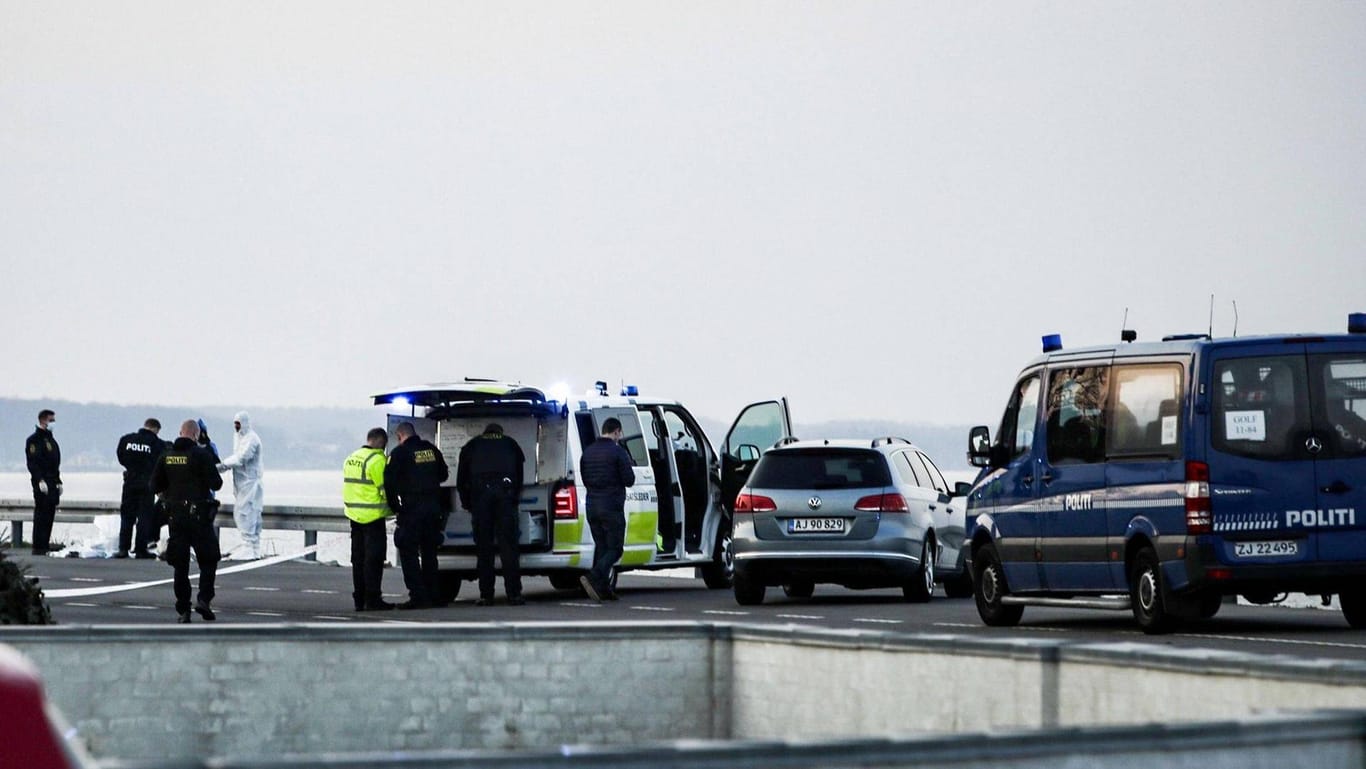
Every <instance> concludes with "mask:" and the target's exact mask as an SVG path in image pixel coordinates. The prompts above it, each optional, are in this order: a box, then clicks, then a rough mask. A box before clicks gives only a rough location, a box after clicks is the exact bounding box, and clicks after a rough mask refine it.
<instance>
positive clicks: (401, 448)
mask: <svg viewBox="0 0 1366 769" xmlns="http://www.w3.org/2000/svg"><path fill="white" fill-rule="evenodd" d="M394 434H395V435H396V436H397V437H398V446H397V447H395V448H394V451H393V453H391V454H390V455H389V464H388V465H386V466H385V468H384V491H385V493H386V494H387V495H388V496H389V507H390V508H391V509H393V511H394V513H395V514H396V515H397V518H398V520H397V527H396V528H395V529H394V547H395V548H396V549H397V550H398V563H399V566H401V567H402V568H403V584H404V586H405V587H407V588H408V600H407V601H405V602H403V603H401V604H399V605H398V608H400V609H405V610H406V609H427V608H430V607H432V606H436V605H437V604H438V603H439V602H444V601H443V600H442V597H441V596H440V595H439V594H438V585H437V582H438V578H439V576H440V575H439V573H438V571H437V567H436V550H437V548H438V547H440V546H441V541H442V539H444V537H445V533H444V532H443V531H442V528H443V524H444V522H445V520H446V515H445V505H444V504H443V502H442V497H443V496H444V494H445V491H444V490H443V489H442V488H441V484H442V483H445V481H446V479H447V478H449V477H450V470H449V469H448V468H447V467H446V458H445V457H444V456H442V454H441V450H440V449H438V448H437V447H436V446H433V445H432V444H431V442H430V441H428V440H426V439H424V438H419V437H418V435H417V429H416V428H414V427H413V425H412V423H411V422H403V423H401V424H399V426H398V427H397V428H395V429H394Z"/></svg>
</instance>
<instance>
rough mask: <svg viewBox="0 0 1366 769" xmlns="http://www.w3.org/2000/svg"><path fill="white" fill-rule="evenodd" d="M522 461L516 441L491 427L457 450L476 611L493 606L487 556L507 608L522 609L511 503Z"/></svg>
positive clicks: (457, 476)
mask: <svg viewBox="0 0 1366 769" xmlns="http://www.w3.org/2000/svg"><path fill="white" fill-rule="evenodd" d="M525 462H526V456H525V455H524V454H523V453H522V447H521V446H518V445H517V441H515V440H513V439H511V438H509V437H508V436H506V435H504V434H503V428H502V426H501V425H499V424H498V423H497V422H492V423H490V424H489V425H488V427H485V428H484V433H483V434H482V435H478V436H476V437H474V438H471V439H470V440H469V442H468V443H466V444H465V445H464V446H463V447H462V448H461V449H460V461H459V463H458V465H457V468H456V471H455V488H456V491H457V492H458V493H459V494H460V504H461V505H462V506H463V507H464V508H465V509H466V510H469V511H470V513H471V515H472V516H473V518H474V546H475V548H476V550H477V551H478V553H479V557H478V569H479V599H478V600H477V601H475V605H476V606H492V605H493V587H494V583H495V581H496V580H495V577H494V569H493V556H494V553H497V554H498V558H499V560H500V561H501V562H502V564H503V588H504V589H505V590H506V591H507V594H508V605H509V606H521V605H522V604H524V603H526V599H525V598H523V597H522V572H521V568H520V563H519V558H520V557H521V555H520V553H519V551H518V547H517V540H518V539H519V538H520V537H521V534H520V532H519V531H518V528H517V516H518V511H517V500H519V499H521V497H522V481H523V477H522V465H523V464H524V463H525Z"/></svg>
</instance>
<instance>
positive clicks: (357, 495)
mask: <svg viewBox="0 0 1366 769" xmlns="http://www.w3.org/2000/svg"><path fill="white" fill-rule="evenodd" d="M388 443H389V433H387V432H385V430H384V428H383V427H376V428H374V429H373V430H371V431H370V432H369V433H367V434H366V435H365V445H364V446H361V447H360V448H358V449H356V450H355V451H353V452H351V456H349V457H347V458H346V462H345V464H343V465H342V506H343V509H344V512H345V513H346V517H347V518H350V519H351V586H352V592H351V598H352V599H353V600H354V601H355V603H356V611H387V610H389V609H392V608H394V605H393V604H391V603H389V602H388V601H385V600H384V593H383V592H382V590H381V589H380V585H381V583H382V581H383V579H384V551H385V550H386V549H387V548H388V545H389V533H388V531H386V530H385V528H384V519H385V518H388V517H389V516H390V515H392V514H393V513H392V511H390V509H389V502H388V497H387V496H386V495H385V487H384V468H385V466H386V465H387V464H388V463H387V461H386V460H385V458H384V447H385V446H386V445H388Z"/></svg>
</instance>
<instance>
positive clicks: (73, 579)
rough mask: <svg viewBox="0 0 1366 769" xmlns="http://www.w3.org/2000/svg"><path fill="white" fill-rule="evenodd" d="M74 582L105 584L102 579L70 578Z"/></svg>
mask: <svg viewBox="0 0 1366 769" xmlns="http://www.w3.org/2000/svg"><path fill="white" fill-rule="evenodd" d="M67 579H70V580H71V581H72V582H103V581H104V580H103V579H101V578H100V577H68V578H67Z"/></svg>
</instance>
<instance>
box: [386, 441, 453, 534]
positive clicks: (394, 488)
mask: <svg viewBox="0 0 1366 769" xmlns="http://www.w3.org/2000/svg"><path fill="white" fill-rule="evenodd" d="M449 477H450V470H449V469H447V468H446V458H445V457H444V456H442V454H441V449H438V448H437V447H436V446H433V445H432V443H431V441H428V440H426V439H424V438H419V437H417V436H413V437H412V438H409V439H408V440H406V441H404V442H403V443H400V444H399V445H398V446H397V447H396V448H395V449H394V450H393V453H391V454H390V455H389V464H388V465H387V466H386V467H385V468H384V491H385V493H386V495H387V496H388V497H389V507H391V508H393V510H394V512H396V513H399V514H400V515H402V514H403V513H405V512H420V511H421V510H422V509H424V508H426V509H428V510H436V511H439V510H440V509H441V497H440V494H441V484H442V483H444V482H445V481H446V479H447V478H449Z"/></svg>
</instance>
